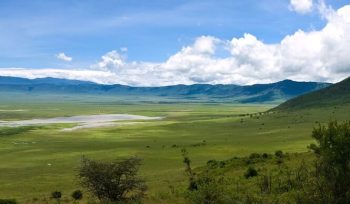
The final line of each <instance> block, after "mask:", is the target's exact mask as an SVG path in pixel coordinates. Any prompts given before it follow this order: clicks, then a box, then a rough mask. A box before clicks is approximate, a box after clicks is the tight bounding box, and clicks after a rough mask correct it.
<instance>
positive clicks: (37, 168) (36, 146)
mask: <svg viewBox="0 0 350 204" xmlns="http://www.w3.org/2000/svg"><path fill="white" fill-rule="evenodd" d="M3 96H4V95H2V97H3ZM7 96H8V95H7ZM131 101H138V102H131ZM154 101H156V102H154ZM275 105H276V104H263V105H258V104H234V103H228V102H222V103H220V102H216V103H214V102H211V101H175V100H171V99H167V100H162V101H157V100H154V99H152V100H151V99H147V100H144V99H138V100H135V99H134V98H126V97H124V98H115V97H105V96H104V97H102V96H101V97H98V96H84V97H82V96H54V95H53V96H45V97H44V96H41V95H37V96H31V97H30V99H29V97H28V96H23V95H16V94H13V95H11V94H10V95H9V96H8V97H6V98H1V100H0V120H19V119H30V118H47V117H56V116H72V115H82V114H84V115H87V114H102V113H103V114H107V113H128V114H137V115H144V116H163V117H165V118H164V119H162V120H159V121H145V122H143V123H141V124H137V125H126V126H119V127H108V128H96V129H81V130H77V131H72V132H62V131H61V129H62V128H63V127H70V126H72V125H70V124H57V125H47V126H40V127H18V128H5V127H2V128H1V127H0V183H1V185H0V198H16V199H17V200H18V201H21V202H29V201H30V200H32V199H33V198H43V197H49V194H50V192H52V191H54V190H60V191H62V192H63V194H64V195H66V196H69V195H70V193H71V192H72V191H73V190H75V189H79V188H80V187H79V185H78V183H77V180H76V179H75V174H76V168H77V167H78V166H79V164H80V159H81V157H82V156H87V157H89V158H93V159H100V160H112V159H116V158H120V157H127V156H139V157H141V158H142V159H143V165H142V167H141V175H142V176H143V177H144V178H145V180H146V182H147V184H148V186H149V191H148V202H150V203H152V202H155V201H157V202H158V201H160V200H162V199H169V198H168V197H166V196H165V195H166V194H167V193H168V192H169V186H178V187H179V188H181V186H184V185H185V184H184V183H185V182H186V178H185V175H184V173H183V169H184V167H183V164H182V157H181V149H182V148H186V149H187V151H188V152H189V154H190V157H191V159H192V161H193V166H194V167H200V166H204V165H205V164H206V163H207V161H208V160H213V159H215V160H226V159H230V158H233V157H235V156H247V155H249V154H250V153H252V152H258V153H265V152H266V153H273V152H274V151H276V150H283V151H284V152H306V151H307V148H306V146H307V145H308V144H310V143H311V142H312V139H311V137H310V133H311V130H312V128H313V127H314V126H315V125H317V123H318V122H320V123H325V122H328V121H329V120H331V119H338V120H345V119H349V118H348V117H349V116H348V113H349V111H350V107H349V106H344V107H328V108H322V109H307V110H301V111H298V112H270V113H264V114H262V112H265V111H267V110H269V109H271V108H272V107H274V106H275ZM168 202H181V201H179V200H172V201H170V200H168V201H167V202H166V203H168Z"/></svg>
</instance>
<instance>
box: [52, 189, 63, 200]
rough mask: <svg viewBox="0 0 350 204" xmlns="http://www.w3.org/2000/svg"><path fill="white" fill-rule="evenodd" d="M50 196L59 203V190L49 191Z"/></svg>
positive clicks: (60, 195) (60, 194)
mask: <svg viewBox="0 0 350 204" xmlns="http://www.w3.org/2000/svg"><path fill="white" fill-rule="evenodd" d="M51 198H52V199H55V200H56V201H57V203H60V201H61V198H62V193H61V192H60V191H54V192H52V193H51Z"/></svg>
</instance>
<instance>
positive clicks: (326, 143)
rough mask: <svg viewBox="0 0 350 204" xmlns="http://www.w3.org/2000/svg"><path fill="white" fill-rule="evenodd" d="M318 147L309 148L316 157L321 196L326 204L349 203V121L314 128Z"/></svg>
mask: <svg viewBox="0 0 350 204" xmlns="http://www.w3.org/2000/svg"><path fill="white" fill-rule="evenodd" d="M312 137H313V138H314V139H315V140H316V142H317V144H312V145H310V148H311V149H312V150H313V152H314V153H315V154H316V156H317V160H316V172H315V173H316V178H317V186H318V190H319V191H320V192H319V196H320V197H321V200H322V201H323V202H326V203H335V204H340V203H348V201H349V200H350V122H344V123H341V124H339V123H337V122H336V121H333V122H330V123H329V124H328V126H321V125H319V127H317V128H315V129H314V130H313V133H312Z"/></svg>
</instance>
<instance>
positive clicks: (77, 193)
mask: <svg viewBox="0 0 350 204" xmlns="http://www.w3.org/2000/svg"><path fill="white" fill-rule="evenodd" d="M71 196H72V198H73V199H74V200H75V201H78V200H81V199H83V192H81V190H75V191H74V192H73V193H72V195H71Z"/></svg>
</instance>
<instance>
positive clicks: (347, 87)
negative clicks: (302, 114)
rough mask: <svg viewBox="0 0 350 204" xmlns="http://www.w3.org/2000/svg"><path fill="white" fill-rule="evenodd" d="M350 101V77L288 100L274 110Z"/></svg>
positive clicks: (335, 104)
mask: <svg viewBox="0 0 350 204" xmlns="http://www.w3.org/2000/svg"><path fill="white" fill-rule="evenodd" d="M348 103H350V77H349V78H347V79H345V80H343V81H341V82H339V83H336V84H333V85H331V86H328V87H326V88H324V89H320V90H317V91H314V92H310V93H307V94H305V95H301V96H299V97H296V98H293V99H291V100H288V101H286V102H284V103H282V104H281V105H279V106H277V107H276V108H274V109H273V110H293V109H303V108H317V107H324V106H337V105H345V104H348Z"/></svg>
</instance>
